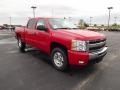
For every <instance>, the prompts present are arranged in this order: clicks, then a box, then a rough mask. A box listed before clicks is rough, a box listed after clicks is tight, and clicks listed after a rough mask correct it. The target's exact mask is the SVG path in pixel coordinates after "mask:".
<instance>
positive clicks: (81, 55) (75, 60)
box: [68, 50, 89, 65]
mask: <svg viewBox="0 0 120 90" xmlns="http://www.w3.org/2000/svg"><path fill="white" fill-rule="evenodd" d="M68 58H69V64H70V65H80V64H79V61H84V64H81V65H87V64H88V62H89V54H88V53H87V52H75V51H71V50H68Z"/></svg>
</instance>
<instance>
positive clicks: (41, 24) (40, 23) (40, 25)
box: [36, 19, 46, 30]
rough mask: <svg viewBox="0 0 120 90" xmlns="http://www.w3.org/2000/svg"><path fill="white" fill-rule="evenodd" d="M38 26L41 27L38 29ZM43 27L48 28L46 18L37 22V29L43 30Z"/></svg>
mask: <svg viewBox="0 0 120 90" xmlns="http://www.w3.org/2000/svg"><path fill="white" fill-rule="evenodd" d="M38 27H39V29H38ZM42 28H43V29H44V28H46V25H45V20H43V19H39V20H38V22H37V24H36V29H37V30H42Z"/></svg>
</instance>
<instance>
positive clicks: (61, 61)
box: [51, 48, 68, 71]
mask: <svg viewBox="0 0 120 90" xmlns="http://www.w3.org/2000/svg"><path fill="white" fill-rule="evenodd" d="M51 59H52V63H53V66H54V67H55V68H56V69H57V70H60V71H65V70H66V69H67V68H68V61H67V53H66V52H65V51H64V50H63V49H61V48H54V49H53V50H52V53H51Z"/></svg>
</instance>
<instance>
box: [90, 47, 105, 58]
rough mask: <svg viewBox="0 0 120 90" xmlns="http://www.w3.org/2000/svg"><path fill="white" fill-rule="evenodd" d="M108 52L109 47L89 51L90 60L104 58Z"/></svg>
mask: <svg viewBox="0 0 120 90" xmlns="http://www.w3.org/2000/svg"><path fill="white" fill-rule="evenodd" d="M106 54H107V47H104V48H103V49H102V50H101V51H97V52H92V53H89V60H94V59H98V58H102V57H104V56H105V55H106Z"/></svg>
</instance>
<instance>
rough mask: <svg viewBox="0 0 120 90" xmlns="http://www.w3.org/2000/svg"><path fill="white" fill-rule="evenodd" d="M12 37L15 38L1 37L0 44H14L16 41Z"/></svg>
mask: <svg viewBox="0 0 120 90" xmlns="http://www.w3.org/2000/svg"><path fill="white" fill-rule="evenodd" d="M14 39H15V38H8V39H2V40H0V44H15V43H17V41H16V40H14Z"/></svg>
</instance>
